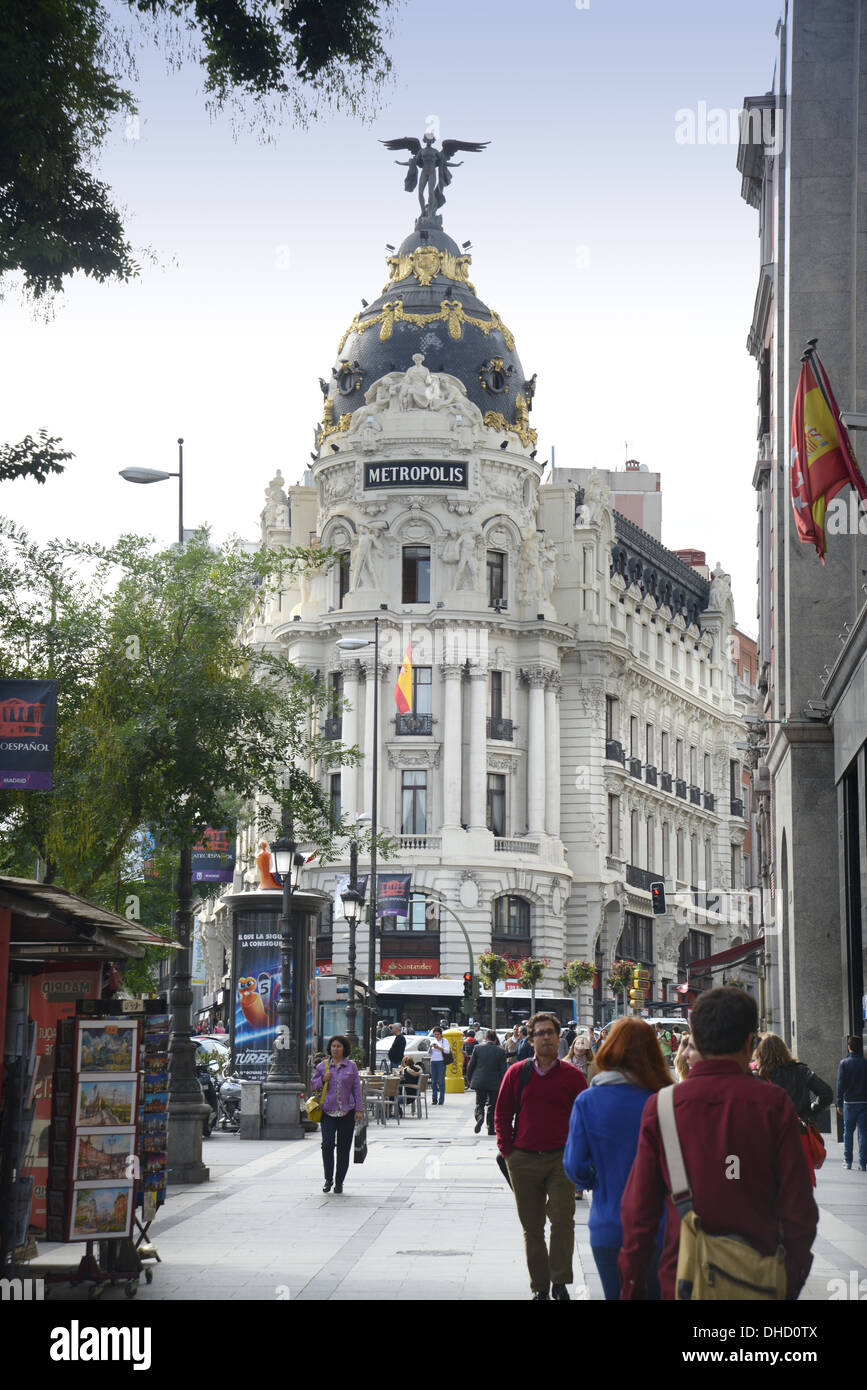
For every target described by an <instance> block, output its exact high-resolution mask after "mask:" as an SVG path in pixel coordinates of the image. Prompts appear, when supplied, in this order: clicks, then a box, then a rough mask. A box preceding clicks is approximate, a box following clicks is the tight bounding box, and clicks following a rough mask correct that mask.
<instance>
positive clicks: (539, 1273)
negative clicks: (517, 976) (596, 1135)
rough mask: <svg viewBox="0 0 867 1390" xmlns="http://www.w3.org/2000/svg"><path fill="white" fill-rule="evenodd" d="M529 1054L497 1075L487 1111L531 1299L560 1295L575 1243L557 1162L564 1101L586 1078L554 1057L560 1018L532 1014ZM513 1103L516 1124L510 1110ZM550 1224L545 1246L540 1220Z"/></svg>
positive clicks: (569, 1188) (565, 1119) (566, 1184)
mask: <svg viewBox="0 0 867 1390" xmlns="http://www.w3.org/2000/svg"><path fill="white" fill-rule="evenodd" d="M527 1032H528V1036H529V1039H530V1042H531V1045H532V1048H533V1054H534V1055H533V1057H532V1058H528V1059H527V1060H526V1061H523V1062H515V1063H514V1064H513V1065H512V1066H510V1067H509V1069H508V1071H507V1072H506V1075H505V1076H504V1077H503V1084H502V1085H501V1087H500V1094H499V1096H498V1097H497V1104H496V1108H495V1111H494V1125H495V1127H496V1132H497V1148H498V1149H499V1151H500V1153H501V1154H502V1155H503V1157H504V1159H505V1160H506V1166H507V1169H508V1173H509V1179H510V1181H511V1184H512V1191H513V1192H514V1194H515V1205H516V1207H517V1209H518V1219H519V1221H520V1222H521V1227H522V1229H523V1232H524V1249H525V1251H526V1257H527V1269H528V1270H529V1274H530V1289H531V1291H532V1297H533V1301H534V1302H537V1303H541V1302H547V1301H548V1300H549V1298H551V1297H553V1298H554V1299H555V1300H564V1299H565V1300H568V1298H569V1291H568V1289H567V1287H566V1286H567V1284H571V1283H572V1251H573V1249H574V1246H575V1189H574V1186H573V1184H572V1183H571V1182H570V1180H569V1178H568V1177H567V1176H566V1173H565V1172H564V1169H563V1149H564V1148H565V1145H566V1138H567V1135H568V1133H569V1118H570V1116H571V1114H572V1103H573V1101H574V1100H575V1097H576V1096H578V1095H579V1094H580V1093H581V1091H583V1090H585V1089H586V1086H587V1082H586V1081H585V1080H584V1076H583V1074H582V1073H581V1071H579V1069H578V1068H577V1067H570V1066H567V1065H566V1064H565V1063H564V1062H561V1061H560V1059H559V1058H558V1056H557V1047H558V1044H559V1036H560V1020H559V1019H558V1018H556V1017H555V1015H554V1014H548V1013H539V1014H534V1015H533V1017H532V1018H531V1019H530V1020H529V1022H528V1024H527ZM519 1088H520V1097H521V1103H520V1109H519V1113H518V1119H517V1124H515V1122H514V1121H515V1111H516V1109H517V1108H518V1094H519ZM546 1217H547V1219H548V1221H549V1222H550V1225H551V1236H550V1248H549V1246H548V1245H547V1244H546V1243H545V1220H546Z"/></svg>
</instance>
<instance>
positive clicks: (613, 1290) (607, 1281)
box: [590, 1245, 662, 1302]
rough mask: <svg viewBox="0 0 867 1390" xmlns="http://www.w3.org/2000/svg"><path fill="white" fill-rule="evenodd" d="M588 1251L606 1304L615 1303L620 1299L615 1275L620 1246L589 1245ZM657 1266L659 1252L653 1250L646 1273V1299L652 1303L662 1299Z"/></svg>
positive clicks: (618, 1280) (617, 1279)
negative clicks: (594, 1263)
mask: <svg viewBox="0 0 867 1390" xmlns="http://www.w3.org/2000/svg"><path fill="white" fill-rule="evenodd" d="M590 1249H591V1251H592V1253H593V1258H594V1260H595V1261H596V1268H597V1270H598V1271H599V1278H600V1279H601V1280H602V1289H603V1292H604V1294H605V1299H606V1302H616V1300H617V1299H619V1297H620V1275H619V1274H618V1273H617V1258H618V1256H619V1254H620V1246H619V1245H591V1247H590ZM658 1264H659V1251H658V1250H655V1251H654V1252H653V1259H652V1261H651V1264H650V1269H649V1270H648V1272H647V1297H648V1299H650V1300H652V1301H653V1302H659V1300H660V1299H661V1298H662V1292H661V1290H660V1287H659V1279H658V1278H657V1274H656V1268H657V1265H658Z"/></svg>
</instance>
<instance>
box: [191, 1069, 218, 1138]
mask: <svg viewBox="0 0 867 1390" xmlns="http://www.w3.org/2000/svg"><path fill="white" fill-rule="evenodd" d="M219 1070H220V1068H219V1066H218V1065H217V1063H216V1062H211V1063H210V1064H209V1065H208V1066H199V1067H197V1068H196V1075H197V1076H198V1078H199V1085H200V1086H201V1088H202V1099H203V1100H204V1102H205V1104H206V1105H207V1107H208V1114H207V1115H206V1116H205V1119H204V1122H203V1124H202V1138H203V1139H210V1137H211V1134H212V1132H213V1129H214V1125H215V1124H216V1123H217V1118H218V1116H219V1113H220V1098H219V1096H218V1095H217V1088H216V1086H215V1084H214V1083H215V1079H216V1076H217V1074H218V1073H219Z"/></svg>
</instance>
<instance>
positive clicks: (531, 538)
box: [518, 526, 542, 603]
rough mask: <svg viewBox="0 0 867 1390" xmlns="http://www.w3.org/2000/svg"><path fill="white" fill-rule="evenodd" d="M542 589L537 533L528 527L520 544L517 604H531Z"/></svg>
mask: <svg viewBox="0 0 867 1390" xmlns="http://www.w3.org/2000/svg"><path fill="white" fill-rule="evenodd" d="M541 589H542V564H541V554H540V550H539V533H538V531H536V530H534V529H533V527H532V526H528V527H527V529H526V531H525V532H524V539H523V541H522V542H521V554H520V558H519V560H518V602H519V603H532V601H533V600H534V599H535V598H536V597H537V596H538V594H539V593H540V592H541Z"/></svg>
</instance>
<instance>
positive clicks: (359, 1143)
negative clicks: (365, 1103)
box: [352, 1125, 367, 1163]
mask: <svg viewBox="0 0 867 1390" xmlns="http://www.w3.org/2000/svg"><path fill="white" fill-rule="evenodd" d="M366 1158H367V1125H359V1126H358V1128H357V1129H356V1131H355V1144H354V1147H353V1151H352V1161H353V1163H363V1162H364V1160H365V1159H366Z"/></svg>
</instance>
